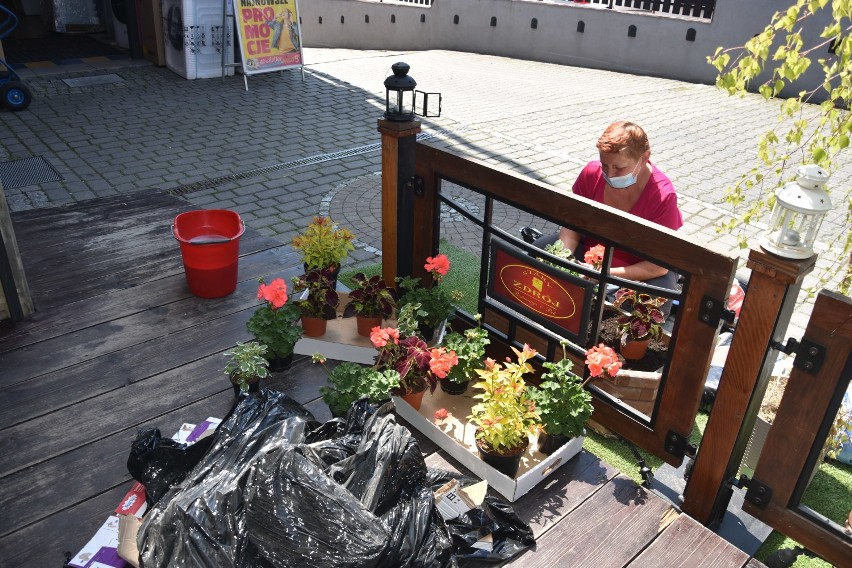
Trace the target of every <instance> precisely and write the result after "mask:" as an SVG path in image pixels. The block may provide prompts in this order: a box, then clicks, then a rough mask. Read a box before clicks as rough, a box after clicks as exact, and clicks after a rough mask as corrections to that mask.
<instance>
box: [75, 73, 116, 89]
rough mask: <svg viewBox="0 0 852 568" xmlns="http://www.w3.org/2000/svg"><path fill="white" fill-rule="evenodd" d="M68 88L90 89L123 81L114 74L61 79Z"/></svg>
mask: <svg viewBox="0 0 852 568" xmlns="http://www.w3.org/2000/svg"><path fill="white" fill-rule="evenodd" d="M62 82H63V83H65V84H66V85H68V86H69V87H91V86H93V85H110V84H112V83H123V82H124V79H122V78H121V77H119V76H118V75H116V74H115V73H109V74H107V75H91V76H89V77H75V78H73V79H62Z"/></svg>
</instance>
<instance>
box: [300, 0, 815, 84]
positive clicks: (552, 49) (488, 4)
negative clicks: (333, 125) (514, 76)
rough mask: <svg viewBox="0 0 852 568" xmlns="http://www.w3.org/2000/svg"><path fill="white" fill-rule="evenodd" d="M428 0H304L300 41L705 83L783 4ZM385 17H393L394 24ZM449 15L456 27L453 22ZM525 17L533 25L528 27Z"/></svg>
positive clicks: (764, 0) (810, 80)
mask: <svg viewBox="0 0 852 568" xmlns="http://www.w3.org/2000/svg"><path fill="white" fill-rule="evenodd" d="M434 2H435V4H434V5H433V6H432V7H418V6H410V5H400V4H392V3H384V2H381V3H380V2H377V1H368V0H307V1H303V2H302V3H301V4H300V5H299V9H300V12H301V14H300V15H301V19H302V33H303V36H304V44H305V45H306V46H309V47H345V48H352V49H388V50H394V49H398V50H418V51H419V50H429V49H446V50H453V51H467V52H474V53H484V54H491V55H503V56H509V57H517V58H520V59H529V60H533V61H545V62H551V63H562V64H566V65H576V66H580V67H591V68H599V69H608V70H612V71H623V72H629V73H635V74H640V75H652V76H657V77H666V78H670V79H680V80H684V81H690V82H698V83H712V82H713V81H714V80H715V77H716V72H715V69H714V68H713V67H711V66H710V65H708V64H707V56H708V55H711V54H712V53H713V52H714V51H715V50H716V48H717V47H719V46H734V45H742V44H743V43H744V42H745V41H746V40H748V39H749V38H750V37H752V36H753V35H755V34H756V33H758V32H759V31H760V30H762V29H763V27H764V26H765V25H766V24H767V23H769V21H770V19H771V17H772V14H773V13H774V12H775V11H776V10H778V9H780V8H784V7H786V6H787V4H788V3H787V2H778V1H777V0H749V1H748V2H747V7H744V6H745V4H746V3H744V2H743V1H742V0H717V2H716V12H715V14H714V17H713V21H712V22H707V21H704V20H699V19H696V18H679V17H671V16H664V15H656V14H646V13H636V12H627V11H623V12H622V11H617V10H608V9H605V8H601V7H598V6H594V5H581V4H572V3H561V2H550V1H547V0H434ZM789 3H792V0H790V2H789ZM391 15H393V16H395V18H396V22H395V23H393V24H392V23H391ZM341 16H342V17H343V19H344V23H342V24H341V22H340V19H341ZM365 16H369V19H370V22H369V23H366V22H365V21H364V17H365ZM421 16H425V22H421V21H420V19H421ZM455 16H458V17H459V23H458V24H454V23H453V22H454V17H455ZM492 17H496V18H497V26H496V27H492V26H491V25H490V21H491V18H492ZM320 18H322V24H320V23H319V19H320ZM533 18H535V19H537V21H538V27H537V29H532V28H531V26H530V24H531V21H532V19H533ZM827 19H828V18H827V16H825V17H822V21H821V22H820V21H815V22H814V23H813V25H811V26H809V29H810V30H811V32H810V34H809V35H810V36H811V37H816V36H818V32H819V30H821V29H822V27H823V26H824V25H825V22H826V21H827ZM580 21H582V22H584V24H585V31H584V33H578V32H577V24H578V22H580ZM631 25H635V26H636V28H637V29H636V32H637V33H636V37H634V38H630V37H628V35H627V34H628V28H629V26H631ZM690 28H692V29H694V30H695V32H696V36H695V41H686V34H687V30H689V29H690ZM806 35H808V34H806ZM817 68H818V65H816V64H814V65H812V68H811V70H810V71H809V72H808V73H807V74H806V76H805V78H804V82H802V83H800V84H799V85H797V87H796V88H795V89H793V90H792V91H793V92H798V91H799V90H800V89H801V88H802V87H803V86H806V85H809V84H813V85H816V84H819V81H820V73H819V72H818V69H817Z"/></svg>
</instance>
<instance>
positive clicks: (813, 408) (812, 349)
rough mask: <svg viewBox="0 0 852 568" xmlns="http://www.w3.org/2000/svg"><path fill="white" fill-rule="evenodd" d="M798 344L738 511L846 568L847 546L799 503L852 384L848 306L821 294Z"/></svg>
mask: <svg viewBox="0 0 852 568" xmlns="http://www.w3.org/2000/svg"><path fill="white" fill-rule="evenodd" d="M802 343H803V344H804V345H805V349H803V350H802V352H801V354H799V355H797V357H796V364H795V365H794V367H793V371H792V372H791V374H790V378H789V380H788V382H787V387H786V388H785V390H784V397H783V398H782V400H781V404H780V406H779V408H778V412H777V413H776V415H775V420H774V421H773V423H772V427H771V428H770V430H769V435H768V436H767V438H766V443H765V445H764V447H763V451H762V453H761V456H760V460H759V461H758V464H757V468H756V469H755V472H754V476H752V479H751V480H749V481H748V492H747V493H746V496H745V503H744V505H743V509H744V510H745V511H746V512H748V513H750V514H751V515H752V516H754V517H756V518H758V519H760V520H762V521H763V522H765V523H767V524H768V525H770V526H772V527H773V528H775V529H776V530H779V531H781V532H783V533H784V534H786V535H788V536H790V537H791V538H792V539H794V540H795V541H797V542H799V543H801V544H803V545H805V546H806V547H807V548H808V549H810V550H812V551H814V552H816V553H817V554H819V555H820V556H822V557H823V558H825V559H826V560H828V561H829V562H831V563H832V564H834V565H835V566H848V565H849V562H850V561H852V538H850V537H849V536H848V533H847V534H846V535H844V528H843V527H842V526H841V525H840V524H839V523H836V522H832V521H831V520H829V519H826V518H825V517H823V515H821V514H820V513H819V512H816V511H812V510H810V509H809V508H807V507H805V506H804V505H802V504H801V501H802V495H803V493H804V492H805V489H806V488H807V486H808V484H809V481H808V480H809V478H810V475H811V472H813V470H814V469H815V468H817V467H819V463H820V461H821V460H822V455H823V444H824V443H825V439H826V435H827V433H828V430H829V427H830V426H831V422H832V421H833V419H834V417H835V416H836V415H837V411H838V409H839V408H840V403H841V400H842V398H843V393H845V392H846V389H847V388H848V387H849V381H850V379H852V300H850V299H849V298H847V297H845V296H841V295H840V294H835V293H833V292H825V291H823V292H821V293H820V294H819V296H818V297H817V299H816V302H815V303H814V309H813V312H812V314H811V319H810V322H809V323H808V327H807V329H806V330H805V335H804V337H803V339H802ZM820 418H822V419H821V420H820ZM847 495H848V488H847ZM846 505H847V506H848V507H852V502H849V501H847V503H846ZM844 514H845V512H844ZM841 522H842V521H841Z"/></svg>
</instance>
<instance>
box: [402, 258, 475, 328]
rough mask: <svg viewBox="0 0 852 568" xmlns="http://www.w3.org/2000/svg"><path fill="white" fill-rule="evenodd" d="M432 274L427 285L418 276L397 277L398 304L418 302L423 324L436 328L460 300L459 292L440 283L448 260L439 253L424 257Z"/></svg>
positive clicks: (445, 273) (448, 266) (450, 315)
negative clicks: (422, 283)
mask: <svg viewBox="0 0 852 568" xmlns="http://www.w3.org/2000/svg"><path fill="white" fill-rule="evenodd" d="M423 267H424V268H425V269H426V271H428V272H429V273H430V274H431V276H432V281H431V284H430V285H429V286H424V285H421V279H420V278H413V277H411V276H405V277H402V278H397V285H398V286H399V289H400V298H399V304H400V306H405V305H406V304H420V312H419V313H420V316H421V321H422V322H423V324H424V325H427V326H429V327H433V328H436V327H438V325H440V324H441V322H443V321H445V320H447V319H449V318H451V317H452V316H453V315H455V313H456V304H457V303H458V302H459V301H460V300H461V295H460V292H458V291H456V290H452V291H451V290H447V289H446V288H445V287H444V286H442V285H441V282H442V281H443V279H444V276H446V275H447V273H448V272H449V271H450V260H449V259H448V258H447V256H446V255H443V254H439V255H436V256H434V257H432V256H430V257H428V258H427V259H426V264H425V265H424V266H423Z"/></svg>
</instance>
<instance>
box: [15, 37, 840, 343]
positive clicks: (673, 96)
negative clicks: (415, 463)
mask: <svg viewBox="0 0 852 568" xmlns="http://www.w3.org/2000/svg"><path fill="white" fill-rule="evenodd" d="M304 53H305V61H306V62H307V65H306V66H305V73H304V79H303V78H302V76H301V75H300V73H299V72H298V71H288V72H284V73H270V74H264V75H254V76H252V77H250V78H249V91H248V92H246V91H245V90H244V89H243V81H242V77H239V76H236V77H228V78H226V79H225V80H221V79H206V80H194V81H187V80H185V79H183V78H181V77H179V76H178V75H176V74H174V73H172V72H171V71H169V70H168V69H166V68H158V67H154V66H150V65H142V66H139V65H135V66H132V67H127V68H122V69H116V68H114V67H111V68H109V69H104V70H100V71H99V70H93V71H91V72H89V73H88V74H89V75H91V74H96V73H116V74H118V75H119V76H120V77H121V79H122V80H121V81H120V82H115V83H110V84H104V85H97V86H89V87H71V86H68V85H67V84H66V83H65V82H64V81H63V80H62V79H64V78H69V77H79V76H81V74H76V75H64V76H57V75H49V76H36V77H29V78H27V83H28V85H29V86H30V88H31V90H32V91H33V94H34V101H33V103H32V105H31V106H30V108H29V110H28V111H25V112H21V113H10V112H5V111H0V129H1V130H2V132H0V141H2V143H1V144H0V162H5V161H12V160H17V159H21V158H28V157H32V156H41V157H44V158H45V159H46V160H47V162H48V163H49V164H50V165H51V166H52V167H53V168H54V169H55V170H56V171H57V172H58V173H59V175H61V176H62V178H63V179H62V180H61V181H54V182H47V183H42V184H36V185H29V186H25V187H16V188H6V190H5V191H6V197H7V200H8V202H9V206H10V207H11V209H12V210H13V211H21V210H26V209H32V208H39V207H52V206H61V205H63V204H66V203H70V202H74V201H80V200H85V199H91V198H94V197H101V196H106V195H114V194H120V193H128V192H134V191H151V190H154V189H168V190H172V191H174V192H175V193H177V194H179V195H182V196H183V197H184V198H186V199H187V200H189V201H190V202H191V203H193V204H194V205H197V206H198V207H221V208H228V209H233V210H235V211H238V212H239V213H240V215H241V216H242V217H243V218H244V220H245V221H246V223H247V224H248V225H249V226H251V227H253V228H255V229H258V230H259V231H260V232H262V233H264V234H266V235H269V236H273V237H275V238H278V239H280V240H281V241H282V242H289V240H290V239H291V238H292V237H293V235H295V234H296V233H298V232H299V230H300V229H301V228H302V227H304V226H305V225H306V224H307V222H308V221H309V220H310V218H311V216H313V215H317V214H320V213H322V214H331V215H332V217H333V218H334V219H335V220H336V221H338V222H339V223H340V224H342V225H346V226H348V227H349V228H351V229H352V230H353V231H354V232H355V233H356V235H358V237H359V239H358V240H359V247H358V249H357V250H356V251H355V252H354V253H353V254H352V255H351V258H350V260H349V263H350V264H351V265H352V266H361V265H364V264H367V263H373V262H377V261H378V260H379V259H380V255H381V251H380V238H377V237H376V235H380V222H381V221H380V207H379V203H378V200H379V183H380V178H379V176H378V175H376V174H377V173H378V172H379V171H380V169H381V155H380V152H379V149H378V146H377V144H378V143H379V142H380V137H379V134H378V132H377V130H376V120H377V119H378V118H379V117H380V116H381V113H382V111H383V104H384V87H383V81H384V78H385V77H386V76H387V75H388V74H389V73H390V66H391V64H392V63H394V62H396V61H405V62H407V63H409V64H410V65H411V75H412V76H413V77H414V78H415V79H416V80H417V82H418V88H420V89H423V90H425V91H430V92H441V93H442V94H443V112H442V116H441V117H440V118H436V119H432V118H430V119H423V132H424V133H426V134H431V135H432V138H431V143H433V144H436V145H439V146H441V147H444V148H447V149H450V150H453V151H456V152H461V153H464V154H466V155H469V156H472V157H475V158H477V159H480V160H483V161H485V162H487V163H489V164H494V165H497V166H499V167H501V168H504V169H508V170H511V171H514V172H517V173H520V174H523V175H526V176H529V177H531V178H534V179H536V180H540V181H543V182H546V183H549V184H552V185H555V186H557V187H560V188H564V189H568V188H570V186H571V184H572V183H573V180H574V178H575V177H576V175H577V174H578V173H579V171H580V169H581V168H582V167H583V165H585V164H586V162H587V161H588V160H590V159H594V158H595V157H596V154H597V152H596V149H595V146H594V144H595V141H596V139H597V137H598V136H599V135H600V133H601V132H602V130H603V129H604V128H605V127H606V125H607V124H609V123H610V122H612V121H614V120H618V119H628V120H633V121H635V122H637V123H639V124H641V125H642V126H643V127H644V128H645V129H646V130H647V131H648V134H649V137H650V140H651V146H652V152H653V156H652V159H653V160H654V161H655V162H656V164H657V165H658V166H659V167H660V168H662V169H663V170H664V171H665V172H666V173H667V174H668V175H669V176H670V177H671V178H672V180H673V182H674V184H675V187H676V188H677V190H678V193H679V196H680V204H681V209H682V211H683V213H684V221H685V226H684V227H683V229H681V232H682V233H683V234H685V235H688V236H689V237H691V238H693V239H695V240H697V241H699V242H703V243H708V244H710V246H714V247H717V248H721V249H722V250H738V249H737V246H736V239H735V237H734V236H733V235H727V234H719V233H717V231H716V228H715V227H716V226H717V224H718V223H719V222H720V220H722V219H724V218H726V216H727V215H728V209H729V208H728V206H727V205H726V204H725V202H724V200H723V191H724V188H725V187H726V186H727V185H729V184H731V183H732V182H733V181H734V180H736V178H737V177H738V175H739V174H740V173H742V172H744V171H747V170H748V169H749V168H750V167H751V166H752V164H753V162H754V160H755V159H756V140H757V138H758V136H759V135H760V134H761V133H762V132H763V131H765V130H767V129H768V128H771V127H772V126H774V125H775V123H776V116H777V105H778V103H776V102H765V101H763V100H762V99H761V98H760V97H758V96H746V97H744V98H736V97H728V96H726V95H725V94H723V93H721V92H719V91H717V90H716V89H715V88H714V87H712V86H708V85H696V84H690V83H684V82H679V81H672V80H667V79H657V78H650V77H642V76H634V75H628V74H622V73H613V72H608V71H600V70H592V69H582V68H577V67H569V66H564V65H555V64H548V63H538V62H531V61H523V60H517V59H509V58H504V57H494V56H486V55H478V54H470V53H459V52H448V51H427V52H404V53H403V52H386V51H359V50H345V49H320V48H306V49H305V52H304ZM850 183H852V163H850V160H849V158H848V157H847V158H846V159H845V161H844V162H843V163H842V164H840V167H839V170H838V172H837V173H835V174H834V176H833V178H832V180H831V182H830V186H831V187H834V188H840V187H848V186H849V184H850ZM459 189H460V188H459ZM467 197H470V196H467ZM750 197H754V195H751V196H750ZM471 199H474V198H471ZM840 205H841V206H840V207H837V208H836V209H835V211H834V212H833V213H832V214H830V215H829V217H828V218H827V219H826V221H825V223H824V225H823V229H822V232H821V241H820V243H819V246H818V250H819V251H820V253H821V254H820V259H819V261H818V267H820V268H822V267H826V266H831V265H832V263H834V265H839V266H840V267H841V268H842V266H843V263H844V262H846V261H847V260H846V259H840V257H839V251H840V248H841V247H842V242H840V241H841V240H842V239H845V237H846V235H847V234H848V232H849V227H848V225H847V223H846V219H845V211H844V210H843V208H842V204H840ZM505 219H506V221H505V222H506V223H507V225H512V226H514V225H516V224H518V223H525V222H527V221H528V220H527V219H525V218H521V217H519V216H517V215H515V216H512V215H510V214H509V212H506V215H505ZM529 221H530V222H533V221H534V220H529ZM169 222H170V220H164V236H166V235H168V231H167V229H166V228H165V227H167V226H168V224H169ZM454 224H455V222H454V221H453V220H452V219H450V220H448V223H447V224H445V228H446V230H447V234H456V238H457V239H459V242H462V243H463V242H464V239H465V235H464V231H463V230H459V231H457V232H456V233H453V231H454V229H452V226H453V225H454ZM764 227H765V225H761V224H755V225H754V226H752V227H750V228H749V236H750V242H751V243H753V244H756V243H757V235H759V233H760V231H761V230H762V229H763V228H764ZM468 240H469V239H468ZM746 253H747V251H743V252H742V253H741V257H743V258H744V257H745V255H746ZM838 263H839V264H838ZM841 268H835V269H833V273H834V274H835V279H834V282H830V283H829V284H828V285H827V287H829V288H830V287H832V284H835V285H836V281H837V279H839V275H840V273H841V271H842V270H841ZM815 284H816V279H815V277H809V278H808V279H807V280H806V282H805V287H806V288H807V287H810V286H814V285H815ZM805 296H806V294H805V293H803V294H802V296H801V298H800V307H799V308H797V310H796V312H795V314H794V316H793V321H792V324H791V329H790V330H789V332H790V333H789V334H791V335H796V336H798V335H801V332H802V330H803V328H804V326H805V325H806V322H807V316H808V314H809V313H810V308H811V305H812V300H811V301H808V300H807V299H806V298H805Z"/></svg>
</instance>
